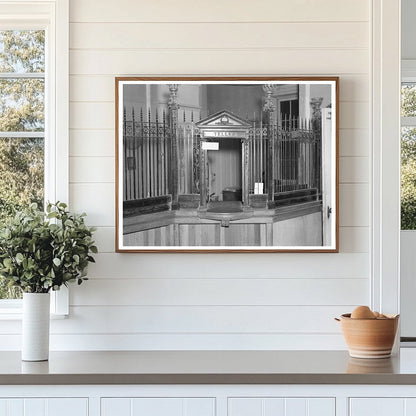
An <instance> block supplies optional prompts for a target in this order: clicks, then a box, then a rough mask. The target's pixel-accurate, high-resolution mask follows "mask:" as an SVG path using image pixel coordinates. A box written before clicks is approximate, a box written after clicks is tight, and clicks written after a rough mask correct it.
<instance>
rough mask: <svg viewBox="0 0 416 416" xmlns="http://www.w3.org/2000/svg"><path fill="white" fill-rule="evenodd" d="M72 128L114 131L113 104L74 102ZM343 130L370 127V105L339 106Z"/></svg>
mask: <svg viewBox="0 0 416 416" xmlns="http://www.w3.org/2000/svg"><path fill="white" fill-rule="evenodd" d="M70 110H71V117H70V121H69V124H70V127H71V128H76V129H112V128H114V125H115V115H114V112H115V109H114V104H113V103H112V102H93V103H92V102H76V103H74V102H72V103H71V104H70ZM339 111H340V118H339V124H340V128H341V129H345V128H355V129H365V128H368V127H369V125H368V123H369V121H368V120H369V118H368V117H369V113H368V111H369V109H368V103H363V102H350V101H347V102H341V103H340V105H339Z"/></svg>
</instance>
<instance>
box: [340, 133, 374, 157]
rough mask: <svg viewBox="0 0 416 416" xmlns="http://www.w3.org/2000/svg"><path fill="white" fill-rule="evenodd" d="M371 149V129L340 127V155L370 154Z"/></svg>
mask: <svg viewBox="0 0 416 416" xmlns="http://www.w3.org/2000/svg"><path fill="white" fill-rule="evenodd" d="M369 149H370V131H369V130H368V128H364V129H351V128H348V129H340V131H339V155H340V156H368V155H369Z"/></svg>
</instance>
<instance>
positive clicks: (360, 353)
mask: <svg viewBox="0 0 416 416" xmlns="http://www.w3.org/2000/svg"><path fill="white" fill-rule="evenodd" d="M340 321H341V329H342V333H343V334H344V338H345V341H346V342H347V345H348V350H349V353H350V356H351V357H354V358H388V357H390V356H391V349H392V348H393V344H394V339H395V337H396V331H397V327H398V323H399V315H395V316H391V317H388V318H382V319H352V318H351V314H350V313H346V314H344V315H341V319H340Z"/></svg>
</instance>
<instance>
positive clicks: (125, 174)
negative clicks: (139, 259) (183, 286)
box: [116, 77, 338, 252]
mask: <svg viewBox="0 0 416 416" xmlns="http://www.w3.org/2000/svg"><path fill="white" fill-rule="evenodd" d="M337 118H338V78H337V77H331V78H329V77H325V78H318V77H315V78H313V77H308V78H306V77H296V78H289V77H287V78H281V77H280V78H277V77H271V78H258V77H257V78H256V77H252V78H248V77H247V78H243V77H241V78H236V77H235V78H233V77H230V78H163V79H162V78H134V77H128V78H127V77H125V78H116V149H117V160H116V176H117V201H116V206H117V209H116V233H117V236H116V239H117V251H119V252H128V251H131V252H142V251H143V252H148V251H189V252H192V251H209V252H213V251H218V252H221V251H224V252H227V251H228V252H239V251H242V252H244V251H247V252H250V251H262V252H268V251H271V252H275V251H294V252H296V251H322V252H325V251H327V252H331V251H332V252H336V251H338V230H337V227H338V221H337V218H338V206H337V202H338V197H337V195H338V157H337V155H338V150H337V148H338V143H337V141H338V140H337V138H338V121H337Z"/></svg>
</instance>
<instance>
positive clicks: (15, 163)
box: [0, 30, 45, 299]
mask: <svg viewBox="0 0 416 416" xmlns="http://www.w3.org/2000/svg"><path fill="white" fill-rule="evenodd" d="M0 91H1V95H0V221H2V220H4V219H6V218H7V217H9V216H10V215H13V211H14V210H18V209H20V208H21V207H23V206H25V205H28V204H30V203H32V202H36V203H37V204H38V205H39V206H43V203H44V201H43V200H44V167H45V163H44V148H45V146H44V144H45V30H0ZM21 295H22V294H21V292H20V290H19V289H17V288H14V287H12V288H8V287H7V286H6V285H5V284H4V282H3V281H2V279H0V299H7V298H9V299H19V298H21Z"/></svg>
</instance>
